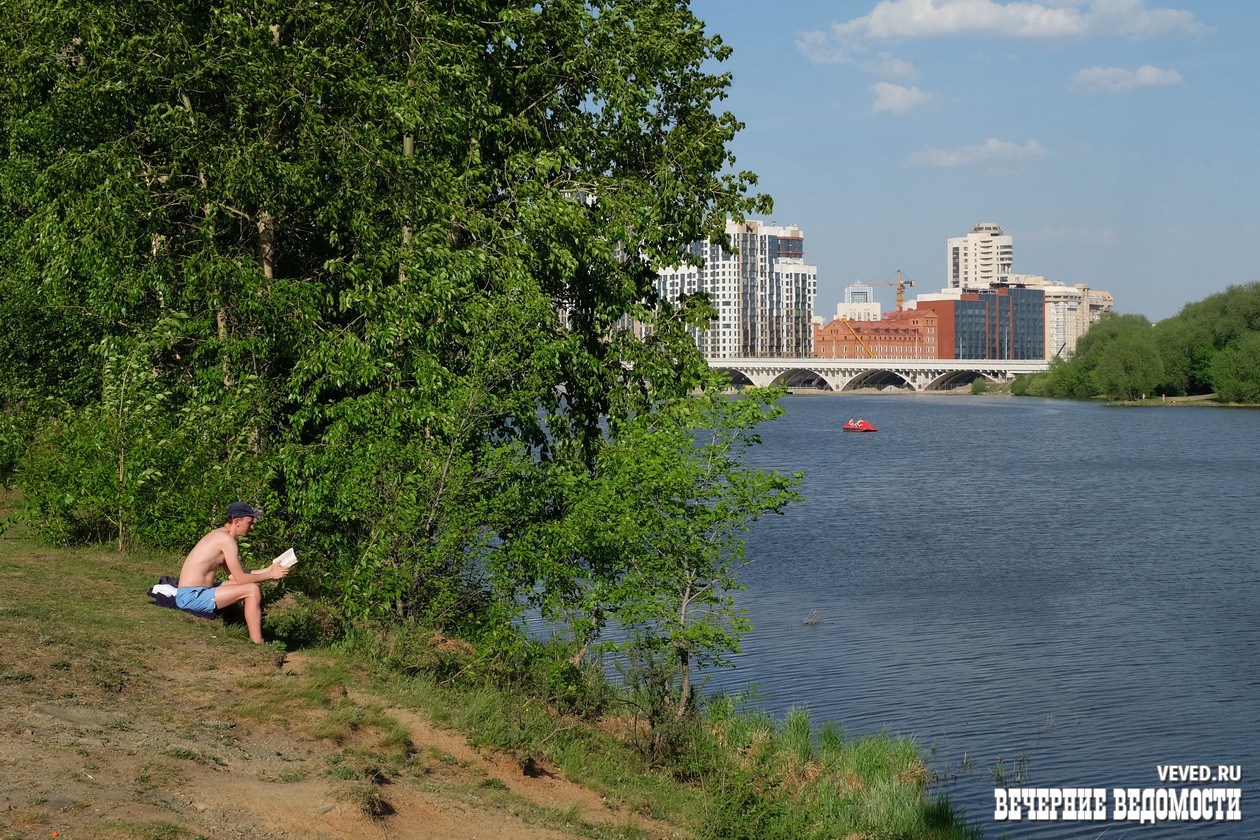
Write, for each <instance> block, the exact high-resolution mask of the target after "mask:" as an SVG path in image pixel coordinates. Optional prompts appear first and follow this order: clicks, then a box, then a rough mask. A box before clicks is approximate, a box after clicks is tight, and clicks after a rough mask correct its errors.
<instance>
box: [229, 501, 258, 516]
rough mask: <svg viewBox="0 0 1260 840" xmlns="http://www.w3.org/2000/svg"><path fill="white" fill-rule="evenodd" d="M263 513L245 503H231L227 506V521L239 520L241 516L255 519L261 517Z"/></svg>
mask: <svg viewBox="0 0 1260 840" xmlns="http://www.w3.org/2000/svg"><path fill="white" fill-rule="evenodd" d="M262 515H263V512H262V511H261V510H259V509H258V508H256V507H254V506H253V505H247V504H245V502H232V504H230V505H228V519H240V518H241V517H242V516H252V517H254V518H255V519H257V518H258V517H260V516H262Z"/></svg>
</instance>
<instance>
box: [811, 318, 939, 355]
mask: <svg viewBox="0 0 1260 840" xmlns="http://www.w3.org/2000/svg"><path fill="white" fill-rule="evenodd" d="M939 320H940V314H939V313H938V312H937V311H936V310H933V309H926V310H923V311H918V310H913V309H909V310H906V311H904V312H892V313H890V314H889V315H888V316H887V317H886V318H884V319H883V320H880V321H848V320H845V319H843V318H837V319H835V320H834V321H832V322H831V323H830V324H827V325H826V326H825V327H824V326H819V325H818V324H815V325H814V357H815V358H820V359H936V358H940V357H939V356H938V355H937V353H938V348H939V340H940V334H939V327H938V324H939ZM951 346H952V336H951ZM945 358H949V357H948V356H947V357H945Z"/></svg>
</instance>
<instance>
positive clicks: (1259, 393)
mask: <svg viewBox="0 0 1260 840" xmlns="http://www.w3.org/2000/svg"><path fill="white" fill-rule="evenodd" d="M1211 381H1212V387H1213V389H1214V390H1215V391H1216V394H1217V396H1218V397H1219V398H1220V399H1222V400H1224V401H1226V402H1242V403H1260V332H1249V333H1245V334H1243V335H1241V336H1239V337H1238V338H1236V339H1234V341H1232V342H1230V344H1229V345H1228V346H1227V347H1225V349H1224V350H1222V351H1221V352H1219V353H1217V354H1216V357H1215V358H1214V360H1213V362H1212V371H1211Z"/></svg>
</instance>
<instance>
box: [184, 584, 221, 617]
mask: <svg viewBox="0 0 1260 840" xmlns="http://www.w3.org/2000/svg"><path fill="white" fill-rule="evenodd" d="M218 585H219V584H217V583H216V584H215V585H214V586H181V587H180V588H179V589H177V590H176V591H175V606H177V607H179V608H180V609H181V610H188V611H189V612H199V613H212V612H214V611H215V609H216V607H215V606H214V590H215V588H216V587H218Z"/></svg>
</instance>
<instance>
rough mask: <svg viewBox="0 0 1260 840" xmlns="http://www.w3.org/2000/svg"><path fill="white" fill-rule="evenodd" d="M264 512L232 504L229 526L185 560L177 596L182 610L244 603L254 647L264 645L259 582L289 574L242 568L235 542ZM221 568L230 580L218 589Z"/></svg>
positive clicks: (277, 566)
mask: <svg viewBox="0 0 1260 840" xmlns="http://www.w3.org/2000/svg"><path fill="white" fill-rule="evenodd" d="M262 514H263V512H262V511H261V510H258V509H257V508H255V507H253V506H252V505H247V504H245V503H244V502H233V503H232V504H231V505H230V506H229V507H228V514H227V524H225V525H224V526H223V527H221V528H215V529H214V530H213V531H211V532H210V533H208V534H206V535H205V536H204V537H202V538H201V539H200V540H198V541H197V544H196V545H195V546H193V550H192V551H190V552H188V556H187V557H185V558H184V566H183V568H182V569H180V570H179V590H178V591H177V592H176V593H175V605H176V606H178V607H179V608H180V609H182V610H189V609H191V610H196V611H198V612H211V611H213V610H221V609H223V608H224V607H226V606H229V605H231V604H235V603H236V602H237V601H244V602H245V625H246V626H247V627H248V628H249V638H250V641H252V642H253V643H254V644H256V645H257V644H262V640H263V638H262V591H261V590H260V589H259V587H258V581H263V580H279V579H280V578H282V577H284V576H285V575H287V574H288V573H289V569H288V567H286V566H281V565H280V564H279V563H275V564H272V565H270V566H267V567H266V568H263V569H255V570H254V571H252V572H246V571H245V570H244V569H243V568H242V567H241V558H240V552H239V551H238V550H237V545H236V541H237V540H239V539H240V538H241V537H243V536H245V535H246V534H248V533H249V531H250V529H251V528H253V527H254V520H256V519H257V518H258V517H260V516H262ZM220 566H224V567H225V568H226V569H227V572H228V579H227V580H225V581H224V582H223V583H220V584H218V585H215V582H214V573H215V572H216V571H218V568H219V567H220Z"/></svg>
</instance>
